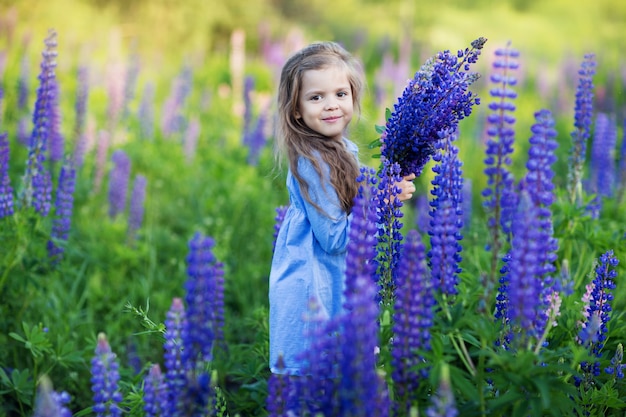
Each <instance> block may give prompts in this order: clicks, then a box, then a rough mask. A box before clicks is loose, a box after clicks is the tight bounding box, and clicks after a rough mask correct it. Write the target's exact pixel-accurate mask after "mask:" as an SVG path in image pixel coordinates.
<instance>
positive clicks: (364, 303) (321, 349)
mask: <svg viewBox="0 0 626 417" xmlns="http://www.w3.org/2000/svg"><path fill="white" fill-rule="evenodd" d="M359 180H360V182H361V186H360V193H359V195H358V196H357V198H356V199H355V202H354V207H353V215H354V216H353V219H352V226H351V227H350V240H349V244H348V249H347V251H348V255H347V259H346V265H347V268H346V288H345V291H344V294H345V303H344V310H345V313H342V314H339V315H338V316H335V317H333V318H332V319H331V320H329V321H322V320H321V319H319V318H318V316H317V315H316V312H317V311H318V310H319V308H316V303H315V302H313V303H312V305H311V314H312V318H311V320H318V321H319V322H314V323H312V328H314V329H315V330H314V332H313V333H312V334H309V335H307V336H308V337H309V338H310V339H311V344H310V346H309V348H308V349H307V350H306V351H305V352H304V353H303V355H302V359H304V360H305V361H306V363H307V365H306V366H305V368H304V369H303V370H302V373H303V375H310V377H308V378H299V379H297V380H296V381H297V383H296V394H294V395H295V396H296V397H294V398H297V399H298V401H297V402H296V404H294V405H293V407H295V408H296V409H295V410H294V409H293V407H292V409H291V410H289V411H291V412H293V413H295V414H293V415H318V414H317V413H321V414H322V415H342V416H357V415H361V414H362V410H368V413H369V414H368V415H371V416H384V415H387V414H385V413H384V411H383V410H386V409H387V408H388V406H389V404H388V397H387V395H386V391H385V390H384V389H383V384H382V380H381V378H380V377H379V375H378V374H377V372H376V356H375V355H376V353H375V352H376V347H377V344H378V325H377V317H378V306H377V303H376V301H375V298H376V283H375V272H376V263H375V256H376V237H375V233H376V223H375V221H374V220H375V218H376V204H375V200H374V199H373V196H375V195H376V194H377V191H376V188H375V182H376V175H375V173H374V172H373V171H368V169H367V168H363V169H362V170H361V176H360V177H359Z"/></svg>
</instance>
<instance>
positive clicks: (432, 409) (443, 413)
mask: <svg viewBox="0 0 626 417" xmlns="http://www.w3.org/2000/svg"><path fill="white" fill-rule="evenodd" d="M458 415H459V411H458V410H457V408H456V404H455V401H454V393H453V392H452V385H451V384H450V370H449V368H448V366H447V365H444V366H443V367H442V368H441V379H440V380H439V390H438V391H437V393H436V394H435V395H434V396H433V399H432V404H431V405H430V406H429V407H428V409H427V410H426V417H456V416H458Z"/></svg>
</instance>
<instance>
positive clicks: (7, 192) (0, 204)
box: [0, 133, 15, 219]
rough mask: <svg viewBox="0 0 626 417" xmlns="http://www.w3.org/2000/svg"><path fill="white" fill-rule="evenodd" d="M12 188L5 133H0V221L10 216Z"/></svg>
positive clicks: (11, 213) (12, 209) (7, 142)
mask: <svg viewBox="0 0 626 417" xmlns="http://www.w3.org/2000/svg"><path fill="white" fill-rule="evenodd" d="M14 211H15V208H14V207H13V188H12V187H11V179H10V178H9V141H8V139H7V134H6V133H0V219H2V218H4V217H8V216H12V215H13V213H14Z"/></svg>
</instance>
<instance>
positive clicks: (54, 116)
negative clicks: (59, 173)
mask: <svg viewBox="0 0 626 417" xmlns="http://www.w3.org/2000/svg"><path fill="white" fill-rule="evenodd" d="M49 99H50V125H49V127H50V133H49V136H48V154H49V157H50V161H51V162H59V161H61V160H62V159H63V155H64V152H65V150H64V148H65V138H64V137H63V134H62V133H61V109H60V105H59V83H58V82H55V83H53V85H52V90H51V94H50V96H49Z"/></svg>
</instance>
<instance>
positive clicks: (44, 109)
mask: <svg viewBox="0 0 626 417" xmlns="http://www.w3.org/2000/svg"><path fill="white" fill-rule="evenodd" d="M45 45H46V49H45V50H44V51H43V53H42V57H43V59H42V61H41V72H40V74H39V88H38V89H37V99H36V101H35V110H34V113H33V125H34V127H33V131H32V134H31V136H30V142H29V145H28V162H27V166H26V172H25V174H24V178H23V180H22V183H23V184H24V187H25V189H24V194H23V196H22V198H23V200H22V202H23V206H31V205H32V206H33V207H34V208H35V211H37V212H38V213H39V214H41V215H42V216H44V217H45V216H47V215H48V212H49V211H50V199H51V197H50V195H51V193H52V180H51V178H50V172H49V171H48V170H47V169H45V167H44V162H45V160H46V149H47V145H48V139H49V138H50V135H51V134H52V127H51V123H52V106H53V104H54V99H53V97H54V95H55V85H56V73H55V68H56V56H57V52H56V48H57V40H56V32H55V31H54V30H50V31H48V36H47V37H46V40H45Z"/></svg>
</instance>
